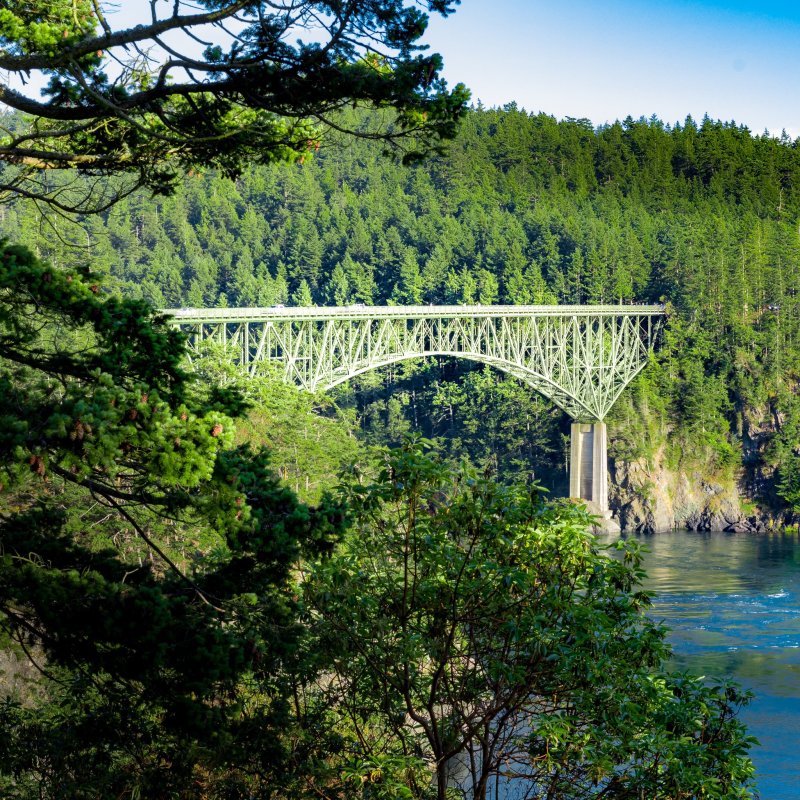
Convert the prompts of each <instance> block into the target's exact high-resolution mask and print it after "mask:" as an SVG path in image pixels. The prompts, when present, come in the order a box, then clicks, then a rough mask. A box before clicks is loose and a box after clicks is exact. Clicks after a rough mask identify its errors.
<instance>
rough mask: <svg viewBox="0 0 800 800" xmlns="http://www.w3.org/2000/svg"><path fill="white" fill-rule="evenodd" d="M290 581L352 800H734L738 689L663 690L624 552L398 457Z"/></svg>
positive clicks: (739, 754)
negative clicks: (342, 535) (297, 590)
mask: <svg viewBox="0 0 800 800" xmlns="http://www.w3.org/2000/svg"><path fill="white" fill-rule="evenodd" d="M347 502H348V505H349V506H350V508H351V509H352V512H353V513H354V515H355V518H356V520H357V522H356V525H355V526H354V528H353V529H352V531H351V532H350V533H349V535H348V536H347V538H346V540H345V542H343V543H342V545H341V546H340V547H339V549H338V550H337V551H336V554H335V555H334V557H333V558H330V559H325V560H322V561H320V562H319V563H318V564H317V565H316V566H315V567H314V568H313V570H312V571H311V574H310V575H309V576H308V578H307V580H306V584H305V597H306V603H307V608H308V615H309V621H310V623H311V624H312V625H313V626H314V630H315V634H316V636H317V637H318V638H317V640H316V642H315V643H314V645H313V647H312V649H313V651H314V652H316V653H317V654H318V664H319V670H320V672H321V674H322V675H323V676H324V679H323V680H321V681H320V682H319V683H318V685H317V688H316V691H315V692H311V693H310V696H311V697H312V698H313V700H312V702H311V703H310V705H309V709H308V713H309V715H310V716H311V717H316V716H320V715H322V714H326V715H327V721H328V724H329V725H330V727H331V729H332V730H335V731H338V732H339V733H340V735H341V736H342V737H343V738H344V740H345V742H346V746H345V747H344V748H343V751H344V753H346V754H347V755H346V756H345V757H344V758H343V759H340V760H339V761H337V762H335V767H334V768H333V770H332V772H333V773H334V775H333V776H329V780H331V781H334V780H336V779H338V780H340V781H341V783H342V784H343V785H344V786H345V787H348V788H345V789H344V793H345V794H346V795H348V796H363V797H381V798H383V797H386V798H388V797H401V796H402V797H409V798H411V797H413V798H433V797H436V798H438V800H445V798H450V797H465V798H475V800H483V798H487V797H492V798H499V797H502V796H509V797H518V798H548V799H549V800H554V799H555V798H563V799H564V800H566V799H567V798H569V800H574V799H575V798H639V797H647V798H663V799H664V800H666V799H667V798H669V800H680V799H681V798H685V799H686V800H689V798H695V797H706V798H744V797H748V796H750V794H749V788H750V784H751V778H752V774H753V769H752V765H751V763H750V760H749V759H748V757H747V752H748V749H749V746H750V744H751V742H752V740H751V739H750V738H749V737H747V736H746V734H745V730H744V727H743V725H742V724H741V723H740V722H739V721H738V720H737V719H736V714H737V711H738V710H739V708H740V707H741V706H742V705H744V704H746V703H747V701H748V698H747V695H745V694H743V693H741V692H740V691H739V690H738V689H737V688H736V687H735V686H731V685H721V686H707V685H705V684H704V683H703V682H702V681H701V680H700V679H697V678H693V677H690V676H687V675H682V674H667V673H664V672H663V671H662V665H663V664H664V661H665V659H666V658H667V657H668V655H669V647H668V645H667V644H666V642H665V630H664V629H663V628H662V627H660V626H659V625H657V624H655V623H653V622H652V621H650V620H648V619H647V617H646V616H645V615H644V612H645V611H646V610H647V608H648V607H649V596H648V594H647V593H646V592H643V591H642V589H641V586H640V580H641V577H642V572H641V569H640V559H639V555H638V552H637V550H636V546H635V544H632V543H629V544H626V545H624V546H620V549H619V553H618V556H617V557H610V554H609V553H607V552H603V551H602V550H601V549H600V548H599V547H598V545H597V542H596V540H595V538H594V536H593V535H592V534H591V533H589V532H588V528H589V522H590V520H589V518H588V517H587V516H586V514H585V512H584V511H582V510H580V509H578V508H576V507H574V506H571V505H568V504H560V503H547V502H544V501H543V500H542V498H541V497H540V496H539V492H538V490H537V488H536V487H535V486H533V487H519V486H518V487H516V488H511V489H506V488H501V487H499V486H497V485H496V484H494V483H491V482H488V481H486V480H483V479H480V478H477V477H475V476H474V475H470V474H469V473H461V474H455V475H454V474H453V473H452V471H451V470H450V469H448V468H447V467H446V466H444V465H443V464H441V463H440V462H439V461H438V460H437V459H436V458H434V457H432V456H430V455H428V454H427V453H426V452H425V450H424V442H423V443H419V444H414V443H407V444H406V446H404V447H403V448H401V449H399V450H398V451H395V452H393V453H392V454H390V455H389V456H388V457H387V465H386V471H385V472H384V473H383V474H382V475H381V476H380V479H379V480H378V482H377V483H375V484H373V485H370V486H361V485H354V486H352V487H351V489H350V490H349V493H348V496H347Z"/></svg>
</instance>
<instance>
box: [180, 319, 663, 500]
mask: <svg viewBox="0 0 800 800" xmlns="http://www.w3.org/2000/svg"><path fill="white" fill-rule="evenodd" d="M165 313H166V314H169V315H170V316H171V317H172V318H173V324H174V325H175V326H176V327H178V328H179V329H181V330H182V331H184V332H185V333H187V335H188V338H189V348H190V352H191V351H195V352H198V353H200V352H202V343H203V342H204V341H209V340H210V341H214V342H217V343H219V344H221V345H224V346H226V347H227V348H228V350H229V352H230V353H231V356H232V358H233V359H234V360H235V361H236V362H237V363H238V364H239V365H240V366H241V367H242V369H245V370H247V371H248V372H249V374H251V375H255V374H256V373H257V372H258V370H259V367H260V365H262V364H264V363H271V364H276V365H278V366H279V367H280V368H281V369H282V371H283V376H284V379H285V380H286V381H288V382H293V383H296V384H297V385H299V386H301V387H303V388H305V389H308V390H311V391H317V390H327V389H330V388H332V387H334V386H336V385H337V384H339V383H342V382H344V381H346V380H348V379H350V378H352V377H354V376H356V375H359V374H361V373H363V372H366V371H367V370H370V369H377V368H379V367H383V366H387V365H389V364H394V363H397V362H399V361H404V360H406V359H410V358H419V357H424V356H454V357H458V358H467V359H470V360H472V361H478V362H481V363H484V364H491V365H492V366H493V367H496V368H497V369H499V370H502V371H503V372H507V373H509V374H511V375H514V376H515V377H517V378H519V380H521V381H522V382H524V383H527V384H528V385H529V386H532V387H533V388H534V389H536V390H537V391H538V392H540V393H541V394H543V395H544V396H545V397H548V398H550V399H551V400H552V401H553V402H554V403H555V404H556V405H558V406H559V407H560V408H562V409H563V410H564V411H566V412H567V414H569V416H570V417H571V418H572V419H573V421H574V422H573V425H572V442H571V456H570V495H571V496H573V497H581V498H584V499H586V500H591V501H593V502H594V503H596V504H597V505H598V506H599V507H600V508H601V509H602V510H603V511H605V510H607V508H608V477H607V438H606V426H605V423H604V422H603V420H604V419H605V417H606V415H607V414H608V412H609V410H610V409H611V407H612V405H613V404H614V402H615V401H616V400H617V398H618V397H619V395H620V394H621V392H622V390H623V389H624V388H625V387H626V386H627V385H628V384H629V383H630V381H631V380H633V378H634V377H635V376H636V375H637V374H638V373H639V372H640V371H641V370H642V369H643V368H644V367H645V365H646V364H647V360H648V357H649V354H650V352H651V351H652V349H653V346H654V344H655V341H656V337H657V335H658V332H659V330H660V327H661V325H662V323H663V320H664V316H665V312H664V307H663V306H653V305H635V306H613V305H609V306H599V305H598V306H566V305H565V306H480V305H472V306H362V305H354V306H348V307H334V308H324V307H313V308H282V307H277V308H203V309H201V308H180V309H166V310H165Z"/></svg>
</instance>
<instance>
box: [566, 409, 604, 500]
mask: <svg viewBox="0 0 800 800" xmlns="http://www.w3.org/2000/svg"><path fill="white" fill-rule="evenodd" d="M571 433H572V436H571V440H570V459H569V496H570V497H578V498H580V499H582V500H589V501H591V502H592V503H594V504H595V505H596V506H598V508H599V509H600V511H602V512H603V513H607V512H608V438H607V434H606V424H605V422H592V423H585V422H573V423H572V431H571Z"/></svg>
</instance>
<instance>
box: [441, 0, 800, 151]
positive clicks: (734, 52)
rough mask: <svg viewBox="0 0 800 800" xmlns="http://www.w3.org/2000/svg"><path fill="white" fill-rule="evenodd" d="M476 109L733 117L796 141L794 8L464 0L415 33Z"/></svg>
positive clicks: (797, 16)
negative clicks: (507, 106) (511, 105)
mask: <svg viewBox="0 0 800 800" xmlns="http://www.w3.org/2000/svg"><path fill="white" fill-rule="evenodd" d="M426 40H427V41H428V42H429V43H430V45H431V48H432V49H433V50H435V51H437V52H439V53H441V54H442V56H443V57H444V60H445V77H446V78H447V79H448V81H449V82H451V83H454V82H456V81H463V82H464V83H466V84H467V86H469V88H470V89H471V90H472V93H473V99H474V100H478V99H480V100H481V101H482V102H483V103H484V105H487V106H494V105H502V104H504V103H507V102H510V101H512V100H513V101H516V102H517V103H518V104H519V105H520V106H523V107H524V108H526V109H527V110H528V111H534V112H535V111H544V112H546V113H549V114H554V115H555V116H556V117H559V118H561V117H565V116H571V117H588V118H589V119H590V120H592V122H594V123H595V124H602V123H604V122H613V121H614V120H615V119H624V118H625V117H626V116H627V115H628V114H630V115H631V116H632V117H634V118H638V117H640V116H646V117H649V116H651V115H652V114H655V115H656V116H658V117H659V118H661V119H662V120H664V121H665V122H670V123H672V122H676V121H681V122H682V121H683V120H684V119H685V118H686V115H687V114H691V115H692V116H694V117H695V118H696V119H698V120H699V119H702V117H703V114H705V113H708V114H709V115H710V116H711V117H713V118H714V119H722V120H725V121H729V120H735V121H736V122H738V123H740V124H744V125H747V126H748V127H749V128H750V129H751V130H752V131H753V132H754V133H761V132H762V131H763V130H764V129H765V128H766V129H768V130H769V131H770V132H771V133H773V134H774V135H779V134H780V132H781V130H782V129H784V128H785V129H786V131H787V132H788V133H789V134H790V135H791V136H792V137H797V136H800V4H797V3H795V4H790V3H786V2H773V0H765V1H764V2H762V3H755V2H722V0H716V1H715V0H702V1H700V2H688V1H684V0H664V2H660V3H655V2H643V1H641V0H639V1H637V0H604V2H588V0H562V2H560V3H555V2H547V3H546V2H542V1H541V0H463V1H462V5H461V6H460V7H459V8H458V10H457V11H456V13H455V14H453V15H452V16H450V17H448V18H447V19H444V20H442V19H441V18H439V17H436V16H434V17H433V18H432V20H431V25H430V28H429V31H428V34H427V35H426Z"/></svg>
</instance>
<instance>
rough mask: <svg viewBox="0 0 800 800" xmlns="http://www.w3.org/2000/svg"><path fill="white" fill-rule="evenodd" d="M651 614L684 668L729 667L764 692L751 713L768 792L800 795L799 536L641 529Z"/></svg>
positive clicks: (779, 796) (783, 798) (704, 671)
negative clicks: (667, 631) (644, 532)
mask: <svg viewBox="0 0 800 800" xmlns="http://www.w3.org/2000/svg"><path fill="white" fill-rule="evenodd" d="M640 538H641V540H642V541H643V542H644V543H645V544H646V545H647V547H648V548H649V550H650V552H649V553H648V554H647V555H646V557H645V568H646V569H647V572H648V581H647V583H646V586H647V588H649V589H652V590H654V591H655V592H657V596H656V598H655V602H654V605H653V608H652V611H651V616H653V617H654V618H655V619H658V620H663V621H664V622H665V623H666V624H667V625H669V627H670V628H672V634H671V636H670V641H671V642H672V644H673V647H674V651H675V664H674V666H675V667H676V668H678V669H687V670H690V671H691V672H693V673H695V674H700V675H706V676H708V677H722V676H730V677H733V678H734V679H735V680H737V681H738V682H739V683H741V684H742V685H743V686H745V687H746V688H748V689H751V690H752V691H753V692H754V693H755V695H756V697H755V700H754V701H753V703H752V705H751V706H750V707H749V708H747V709H746V710H745V711H744V712H743V719H744V721H745V722H746V723H747V724H748V727H749V729H750V732H751V733H752V734H753V735H754V736H756V737H757V738H758V739H759V741H760V745H759V746H758V747H756V748H755V749H754V750H753V751H752V754H751V755H752V758H753V761H754V762H755V765H756V769H757V773H758V789H759V792H760V794H761V798H762V800H796V799H797V798H798V797H800V759H799V758H798V743H799V742H798V737H800V538H798V536H797V535H792V534H773V535H768V536H767V535H758V536H756V535H752V534H734V533H693V532H688V531H679V532H675V533H665V534H657V535H654V536H646V537H640Z"/></svg>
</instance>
